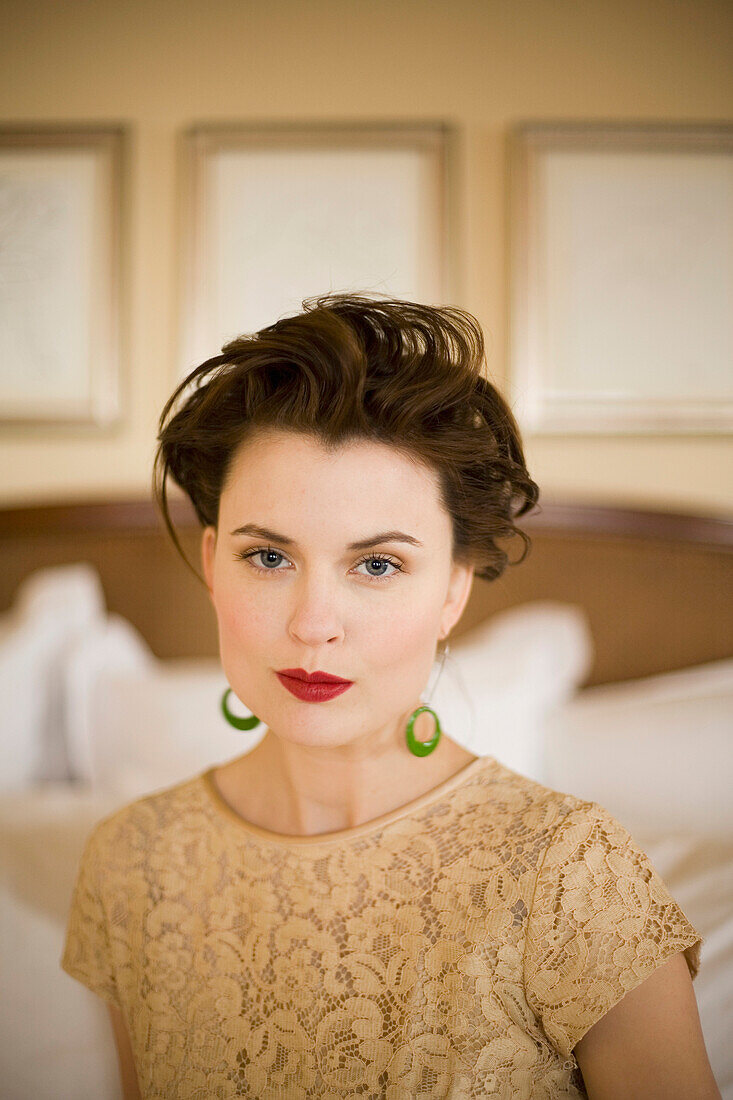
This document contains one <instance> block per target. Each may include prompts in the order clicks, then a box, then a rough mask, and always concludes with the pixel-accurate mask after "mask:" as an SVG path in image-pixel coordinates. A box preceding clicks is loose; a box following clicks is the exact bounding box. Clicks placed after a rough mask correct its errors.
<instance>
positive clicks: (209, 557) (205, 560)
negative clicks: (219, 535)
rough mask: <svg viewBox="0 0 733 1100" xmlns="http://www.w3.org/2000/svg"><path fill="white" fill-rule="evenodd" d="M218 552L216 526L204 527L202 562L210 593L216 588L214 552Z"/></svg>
mask: <svg viewBox="0 0 733 1100" xmlns="http://www.w3.org/2000/svg"><path fill="white" fill-rule="evenodd" d="M215 553H216V527H211V526H209V527H204V530H203V534H202V536H201V564H202V566H203V570H204V578H205V580H206V587H207V588H208V590H209V595H210V596H211V595H213V588H214V554H215Z"/></svg>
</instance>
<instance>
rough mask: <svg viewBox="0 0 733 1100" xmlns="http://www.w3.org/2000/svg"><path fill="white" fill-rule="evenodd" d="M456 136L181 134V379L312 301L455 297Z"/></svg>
mask: <svg viewBox="0 0 733 1100" xmlns="http://www.w3.org/2000/svg"><path fill="white" fill-rule="evenodd" d="M456 140H457V136H456V133H455V130H454V128H453V127H452V126H450V125H449V124H447V123H444V122H440V121H438V122H429V121H428V122H421V123H404V124H402V123H392V124H386V123H385V124H382V123H369V122H365V123H360V124H359V123H352V122H348V123H339V122H324V123H312V124H311V123H297V124H296V123H281V124H277V123H272V124H271V123H252V124H247V125H235V124H232V125H210V124H209V125H206V124H202V125H196V126H192V127H191V128H189V129H188V130H187V131H185V132H184V133H183V135H182V140H181V147H180V156H181V165H180V168H181V175H182V181H183V182H182V188H181V206H180V215H179V216H180V221H179V225H180V240H181V252H180V255H181V262H180V265H179V266H180V271H181V282H180V286H179V302H180V303H181V309H180V325H179V332H180V343H179V356H178V360H179V361H178V368H177V369H178V372H179V375H180V378H181V379H182V378H184V377H186V376H187V374H188V373H189V372H190V371H191V370H192V369H193V367H194V366H195V365H196V364H197V363H199V362H201V361H203V360H205V359H208V358H210V357H211V356H213V355H217V354H219V352H220V349H221V347H222V345H223V344H224V343H225V342H226V341H227V340H230V339H232V338H234V337H236V336H238V335H240V334H242V333H245V332H256V331H258V330H259V329H260V328H262V327H264V326H265V325H267V324H271V323H273V322H274V321H275V320H277V319H279V318H280V317H283V316H288V315H290V314H293V313H299V312H301V311H302V303H303V300H304V299H305V298H311V297H316V296H319V295H321V294H325V293H331V292H339V291H344V292H352V293H364V294H369V295H372V294H376V295H381V296H388V297H399V298H406V299H409V300H415V301H418V300H419V301H423V302H434V303H442V302H446V301H448V300H450V299H451V298H453V297H455V296H456V295H457V282H458V276H459V271H460V262H459V259H458V257H457V255H456V226H455V220H456V219H455V185H454V175H455V170H456V166H455V146H456Z"/></svg>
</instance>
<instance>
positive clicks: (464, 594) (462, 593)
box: [440, 564, 476, 638]
mask: <svg viewBox="0 0 733 1100" xmlns="http://www.w3.org/2000/svg"><path fill="white" fill-rule="evenodd" d="M475 568H476V567H475V566H474V565H458V564H455V565H453V567H452V568H451V575H450V582H449V585H448V594H447V596H446V599H445V603H444V604H443V613H442V615H441V627H442V629H441V634H440V637H441V638H446V637H447V636H448V635H449V634H450V632H451V630H452V629H453V627H454V626H455V625H456V623H457V622H458V620H459V619H460V617H461V615H462V614H463V609H464V607H465V606H466V604H467V602H468V597H469V596H470V595H471V589H472V587H473V577H474V570H475Z"/></svg>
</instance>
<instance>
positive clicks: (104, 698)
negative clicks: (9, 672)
mask: <svg viewBox="0 0 733 1100" xmlns="http://www.w3.org/2000/svg"><path fill="white" fill-rule="evenodd" d="M66 682H67V697H68V718H67V720H68V726H69V744H70V751H71V759H72V765H73V768H74V774H75V776H76V777H78V779H79V780H80V781H81V782H82V783H83V784H85V785H87V786H88V787H89V789H91V790H92V791H94V792H95V793H97V794H99V795H100V796H102V797H109V798H111V799H117V800H118V801H119V802H120V803H123V802H125V801H127V800H131V799H134V798H138V797H140V796H141V795H144V794H148V793H150V792H151V791H153V790H157V789H159V788H161V787H167V786H170V785H172V784H174V783H177V782H179V781H182V780H184V779H188V778H190V777H191V776H193V775H195V774H197V773H198V772H200V771H202V770H203V769H204V768H207V767H210V766H211V765H212V764H214V763H219V762H221V761H225V760H230V759H232V758H233V757H235V756H239V755H241V753H242V752H246V751H248V750H249V749H251V748H254V746H255V745H256V744H257V742H258V741H259V740H260V739H261V738H262V737H263V736H264V733H265V729H266V727H265V726H264V724H263V725H260V726H257V727H256V728H255V729H254V730H252V731H243V732H242V731H239V730H236V729H234V728H233V727H232V726H230V725H229V723H228V722H227V720H226V719H225V717H224V715H223V714H222V711H221V697H222V695H223V693H224V691H225V690H226V688H227V687H228V686H229V685H228V683H227V680H226V677H225V675H224V671H223V669H222V667H221V662H220V661H219V659H218V658H203V659H202V658H180V659H175V660H165V661H161V660H159V659H158V658H156V657H155V655H154V654H153V653H152V651H151V650H150V648H149V647H148V645H147V643H146V641H145V639H144V638H143V637H142V635H141V634H139V632H138V631H137V630H136V629H135V628H134V627H133V626H132V624H131V623H129V622H128V621H127V620H126V619H124V618H122V616H120V615H109V616H108V617H107V619H106V621H104V622H102V623H100V624H98V625H97V627H96V628H95V630H94V631H90V632H89V633H88V634H87V635H86V636H85V637H84V638H83V639H82V640H81V641H80V643H79V644H78V645H77V646H76V647H75V648H74V649H73V651H72V652H70V654H69V657H68V660H67V665H66ZM229 707H230V709H231V710H232V711H233V712H234V713H235V714H242V715H246V714H247V713H248V712H247V711H246V710H245V709H244V708H243V706H242V704H241V703H240V702H239V701H238V700H237V699H236V698H233V697H232V696H230V699H229Z"/></svg>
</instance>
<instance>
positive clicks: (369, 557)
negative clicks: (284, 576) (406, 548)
mask: <svg viewBox="0 0 733 1100" xmlns="http://www.w3.org/2000/svg"><path fill="white" fill-rule="evenodd" d="M257 554H277V555H278V557H281V558H285V560H286V561H287V560H288V559H287V558H286V557H285V554H281V553H280V551H279V550H276V549H275V547H274V546H259V547H257V548H256V549H254V550H245V551H244V552H243V553H241V554H240V553H237V554H235V555H234V557H235V559H236V560H237V561H245V560H247V559H249V558H254V557H256V556H257ZM366 561H386V562H387V563H388V564H389V565H393V566H394V567H395V569H396V570H397V572H398V573H401V572H403V569H402V566H401V565H400V563H399V562H397V561H395V560H394V558H390V557H388V556H387V555H386V554H366V555H365V557H363V558H361V559H360V560H359V561H358V562H357V563H356V564H357V566H359V565H363V564H364V562H366ZM247 564H248V565H249V566H250V568H251V569H255V570H256V571H257V572H258V573H282V569H265V568H264V567H263V566H261V565H255V564H254V563H253V562H251V561H247ZM361 576H362V577H366V579H367V580H368V581H374V582H376V583H377V584H380V583H383V582H384V581H388V580H391V579H392V577H394V576H396V574H395V573H391V574H386V575H385V576H382V577H372V576H370V575H369V574H368V573H362V574H361Z"/></svg>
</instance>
